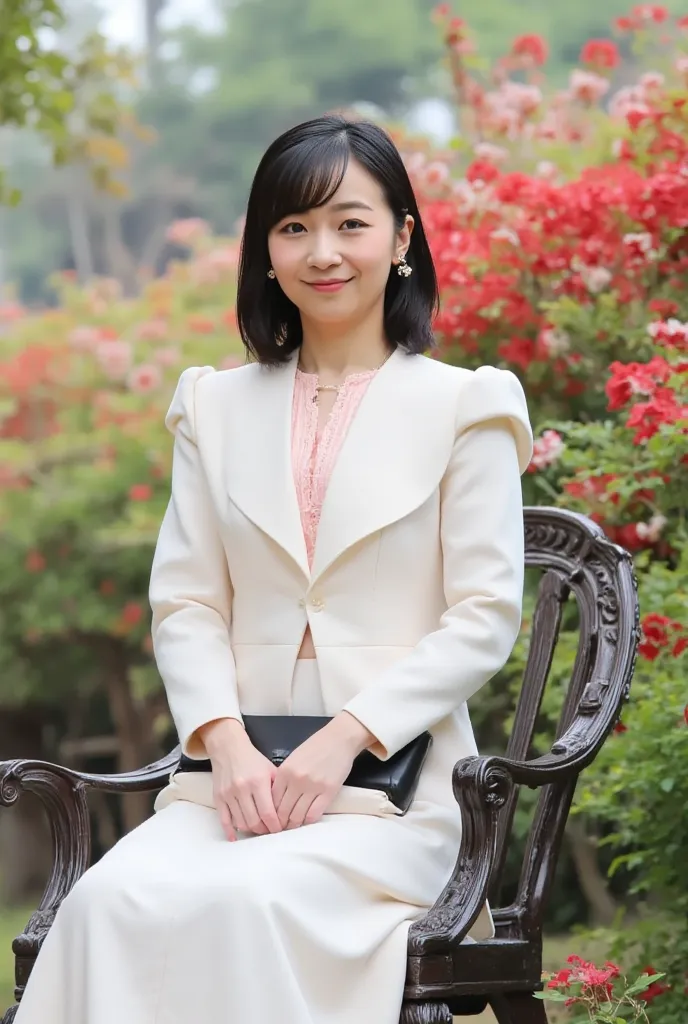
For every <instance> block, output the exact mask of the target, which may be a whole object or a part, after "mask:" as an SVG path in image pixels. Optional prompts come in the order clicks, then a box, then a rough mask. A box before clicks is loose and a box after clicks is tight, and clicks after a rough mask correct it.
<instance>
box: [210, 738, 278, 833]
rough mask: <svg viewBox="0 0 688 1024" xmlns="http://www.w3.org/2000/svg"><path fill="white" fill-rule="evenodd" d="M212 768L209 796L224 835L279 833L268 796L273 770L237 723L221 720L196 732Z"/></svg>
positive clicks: (273, 807) (270, 793)
mask: <svg viewBox="0 0 688 1024" xmlns="http://www.w3.org/2000/svg"><path fill="white" fill-rule="evenodd" d="M199 736H200V738H201V740H202V742H203V744H204V745H205V749H206V751H207V754H208V757H209V758H210V761H211V764H212V768H213V797H214V800H215V806H216V807H217V811H218V814H219V815H220V821H221V822H222V827H223V829H224V831H225V835H226V836H227V838H228V839H229V841H230V842H232V843H233V842H234V841H235V840H236V837H237V836H236V834H237V832H252V833H253V834H254V835H258V836H261V835H266V834H267V833H268V832H281V831H282V826H281V824H280V822H279V818H278V817H277V811H276V810H275V804H274V801H273V796H272V784H273V782H274V779H275V775H276V772H277V769H276V768H275V766H274V765H273V764H272V762H270V761H268V759H267V757H263V755H262V754H261V753H260V752H259V751H258V750H256V748H255V747H254V746H253V744H252V743H251V741H250V739H249V738H248V736H247V735H246V730H245V729H244V727H243V725H242V724H241V722H238V721H237V720H236V719H234V718H221V719H218V720H217V721H216V722H209V723H208V724H207V725H205V726H203V727H202V729H199Z"/></svg>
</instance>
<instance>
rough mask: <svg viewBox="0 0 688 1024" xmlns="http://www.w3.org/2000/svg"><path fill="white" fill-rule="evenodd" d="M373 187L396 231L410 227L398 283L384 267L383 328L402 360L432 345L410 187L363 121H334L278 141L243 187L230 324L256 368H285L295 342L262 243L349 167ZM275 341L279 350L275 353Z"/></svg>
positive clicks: (329, 192)
mask: <svg viewBox="0 0 688 1024" xmlns="http://www.w3.org/2000/svg"><path fill="white" fill-rule="evenodd" d="M352 158H353V159H355V160H357V161H358V162H359V163H360V164H361V166H362V167H364V168H365V170H366V171H368V173H369V174H371V175H372V177H373V178H375V180H376V181H377V182H378V184H379V185H380V187H381V188H382V191H383V193H384V195H385V198H386V200H387V203H388V204H389V207H390V209H391V210H392V213H393V215H394V222H395V226H396V229H397V230H401V228H402V227H403V225H404V220H405V217H406V215H407V214H411V216H412V217H413V219H414V222H415V227H414V229H413V233H412V235H411V244H410V247H409V249H408V252H407V253H406V260H407V262H408V264H409V266H410V267H411V268H412V269H413V273H412V274H411V276H410V277H401V276H400V275H399V274H398V273H397V270H396V267H395V266H391V265H390V275H389V279H388V281H387V287H386V289H385V308H384V327H385V334H386V337H387V339H388V341H389V342H390V343H391V344H393V345H395V346H399V347H401V348H403V349H405V350H406V351H407V352H425V351H426V350H427V349H429V348H430V347H431V346H432V344H433V333H432V320H433V317H434V315H435V313H436V311H437V308H438V304H439V293H438V288H437V277H436V275H435V267H434V264H433V261H432V256H431V254H430V247H429V245H428V241H427V238H426V236H425V231H424V230H423V223H422V221H421V217H420V213H419V211H418V204H417V202H416V197H415V195H414V193H413V187H412V185H411V182H410V180H409V176H408V174H407V172H406V168H405V167H404V163H403V160H402V159H401V156H400V154H399V151H398V150H397V148H396V146H395V145H394V143H393V142H392V140H391V138H390V137H389V135H388V134H387V133H386V132H385V131H384V130H383V129H382V128H380V127H379V126H378V125H376V124H373V123H372V122H369V121H357V120H350V119H348V118H346V117H343V116H342V115H339V114H328V115H326V116H324V117H318V118H315V119H314V120H312V121H305V122H304V123H303V124H299V125H296V127H294V128H291V129H289V131H287V132H285V133H284V134H283V135H280V136H279V138H278V139H276V140H275V141H274V142H273V143H272V145H271V146H269V148H268V149H267V151H266V153H265V155H264V156H263V158H262V160H261V161H260V164H259V165H258V169H257V171H256V174H255V177H254V179H253V184H252V186H251V191H250V194H249V199H248V205H247V209H246V222H245V225H244V232H243V238H242V243H241V256H240V260H239V280H238V288H237V322H238V326H239V332H240V334H241V338H242V340H243V342H244V345H245V346H246V349H247V350H248V352H249V353H250V355H252V356H253V357H254V358H255V359H257V360H258V362H261V363H266V364H276V363H281V362H286V360H287V359H289V357H290V355H291V353H292V352H294V351H295V349H297V348H298V347H299V346H300V345H301V341H302V337H303V335H302V328H301V317H300V315H299V311H298V309H297V307H296V306H295V305H294V303H293V302H292V301H291V300H290V299H288V298H287V296H286V295H285V294H284V292H283V291H282V289H281V288H280V286H279V284H278V283H277V281H276V280H272V279H270V278H269V277H268V276H267V275H268V271H269V270H270V256H269V252H268V235H269V232H270V231H271V230H272V228H273V227H274V226H275V224H277V223H278V222H279V221H280V220H282V219H283V218H284V217H286V216H288V215H290V214H299V213H304V212H305V211H306V210H311V209H313V208H315V207H318V206H324V205H325V203H327V202H328V201H329V200H330V199H331V197H332V196H333V195H334V193H335V192H336V191H337V189H338V188H339V186H340V184H341V182H342V178H343V177H344V174H345V173H346V168H347V166H348V163H349V160H350V159H352ZM278 340H279V341H280V342H282V344H281V345H278V344H277V342H278Z"/></svg>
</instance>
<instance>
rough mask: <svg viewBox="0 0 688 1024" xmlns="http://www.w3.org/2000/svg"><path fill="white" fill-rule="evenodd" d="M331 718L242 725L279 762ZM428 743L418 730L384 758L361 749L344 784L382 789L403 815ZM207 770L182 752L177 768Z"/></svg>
mask: <svg viewBox="0 0 688 1024" xmlns="http://www.w3.org/2000/svg"><path fill="white" fill-rule="evenodd" d="M330 721H331V719H330V718H321V717H317V716H310V715H244V728H245V729H246V733H247V734H248V738H249V739H250V741H251V743H252V744H253V746H254V747H255V748H256V749H257V750H259V751H260V752H261V754H263V756H264V757H267V758H268V760H269V761H272V763H273V764H274V765H280V764H282V762H283V761H286V759H287V758H288V757H289V755H290V754H291V753H292V751H294V750H296V748H297V747H300V746H301V744H302V743H304V742H305V741H306V740H307V739H308V738H309V737H310V736H312V735H313V733H316V732H318V731H319V730H320V729H322V728H324V727H325V726H326V725H327V723H328V722H330ZM431 744H432V736H431V735H430V733H429V732H424V733H421V735H420V736H417V737H416V739H414V740H411V742H410V743H407V744H406V746H405V747H402V749H401V750H398V751H397V752H396V754H393V755H392V756H391V757H390V758H388V760H386V761H381V760H380V758H379V757H375V755H374V754H371V753H370V751H369V750H364V751H363V753H362V754H359V755H358V757H357V758H356V759H355V760H354V763H353V765H352V768H351V773H350V774H349V777H348V778H347V780H346V782H345V783H344V785H346V786H356V787H358V788H360V789H379V790H382V792H383V793H385V794H386V795H387V796H388V797H389V799H390V800H391V802H392V803H393V804H394V806H395V807H397V808H398V809H399V810H400V811H401V812H402V814H406V812H407V811H408V809H409V807H410V806H411V803H412V802H413V797H414V796H415V792H416V788H417V786H418V780H419V779H420V773H421V769H422V767H423V764H424V763H425V758H426V757H427V755H428V751H429V750H430V746H431ZM210 770H211V764H210V761H207V760H203V761H197V760H194V759H193V758H191V757H186V755H184V754H182V756H181V758H180V761H179V767H178V768H177V771H178V772H209V771H210Z"/></svg>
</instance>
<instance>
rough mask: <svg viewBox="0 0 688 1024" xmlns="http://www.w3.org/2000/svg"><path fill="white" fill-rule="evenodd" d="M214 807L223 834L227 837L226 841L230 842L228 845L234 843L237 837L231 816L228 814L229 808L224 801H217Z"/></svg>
mask: <svg viewBox="0 0 688 1024" xmlns="http://www.w3.org/2000/svg"><path fill="white" fill-rule="evenodd" d="M216 807H217V813H218V814H219V816H220V824H221V825H222V829H223V831H224V834H225V835H226V836H227V839H228V840H229V841H230V843H235V842H236V838H237V836H236V832H235V830H234V826H233V824H232V816H231V814H230V812H229V807H228V806H227V804H226V803H225V802H224V800H218V801H217V802H216Z"/></svg>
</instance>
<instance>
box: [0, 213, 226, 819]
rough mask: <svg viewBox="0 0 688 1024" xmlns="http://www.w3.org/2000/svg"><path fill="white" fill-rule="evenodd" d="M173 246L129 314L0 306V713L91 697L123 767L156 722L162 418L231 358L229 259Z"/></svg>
mask: <svg viewBox="0 0 688 1024" xmlns="http://www.w3.org/2000/svg"><path fill="white" fill-rule="evenodd" d="M172 231H173V232H176V233H177V234H178V240H179V241H181V240H182V239H183V240H184V242H185V244H189V245H193V250H192V254H191V255H192V258H191V259H189V261H188V262H185V263H183V264H176V265H173V266H172V267H171V268H170V270H169V272H168V274H167V275H166V276H165V277H164V278H161V279H158V280H155V281H151V282H149V283H147V284H145V285H144V287H143V289H142V293H141V295H140V297H139V298H137V299H134V300H129V299H126V300H125V299H123V298H122V297H121V295H120V291H119V287H118V285H117V283H116V282H113V281H109V280H101V281H96V282H94V284H93V285H92V286H90V287H89V288H87V289H84V290H81V289H79V288H77V287H75V285H74V283H73V281H72V280H71V279H70V276H69V275H64V276H62V277H60V278H58V279H57V280H56V282H55V285H56V287H57V288H58V290H59V293H60V296H61V299H62V305H61V307H60V308H59V309H57V310H52V311H48V312H45V313H42V314H39V315H28V314H27V313H25V312H24V311H23V310H22V309H21V307H20V306H19V305H18V304H17V303H11V304H10V303H8V304H6V305H5V306H0V330H1V331H3V336H2V337H1V338H0V341H1V345H2V348H1V349H0V351H1V353H2V355H1V362H0V533H1V536H2V543H0V688H1V689H0V701H2V703H3V704H4V705H7V704H8V703H17V702H22V701H25V700H26V699H40V700H41V701H42V702H44V703H46V702H48V703H50V702H53V703H55V704H56V705H57V706H58V707H59V708H60V709H67V714H69V713H70V710H77V709H78V707H79V703H78V700H77V698H80V697H85V698H87V697H90V696H91V695H92V696H93V697H94V698H98V697H99V696H100V695H101V694H104V695H105V696H106V697H107V700H108V703H109V706H110V717H111V720H112V723H113V725H114V727H115V729H116V731H117V733H118V735H119V739H120V752H121V753H120V761H121V766H122V768H128V767H135V766H137V765H138V766H140V765H141V764H143V763H145V760H146V758H147V757H149V756H150V755H151V754H155V753H156V747H155V738H156V734H159V733H160V732H161V731H164V730H165V728H166V727H167V725H168V722H169V719H168V716H167V711H166V706H165V702H164V698H163V696H162V692H161V688H160V683H159V680H158V677H157V673H156V672H155V671H154V669H153V667H152V662H151V658H150V646H149V623H150V617H149V610H148V601H147V588H148V576H149V572H150V564H151V559H152V554H153V547H154V544H155V540H156V537H157V531H158V528H159V524H160V521H161V519H162V515H163V512H164V508H165V505H166V502H167V498H168V495H169V476H170V458H171V442H170V438H169V435H168V434H167V432H166V431H165V429H164V426H163V418H164V414H165V412H166V409H167V406H168V404H169V401H170V398H171V394H172V390H173V388H174V386H175V384H176V381H177V378H178V375H179V373H180V372H181V369H182V368H183V367H184V366H188V365H190V364H192V363H201V364H203V363H209V364H212V365H215V366H217V367H218V368H219V367H222V366H224V365H231V364H236V363H237V361H240V360H241V359H242V356H241V355H240V344H239V340H238V337H237V334H236V331H235V327H234V311H233V308H232V305H231V302H232V294H233V288H234V277H235V265H236V246H235V244H234V243H233V242H223V241H222V240H218V239H212V238H210V237H209V236H208V235H207V232H206V231H203V230H200V226H199V224H198V223H196V222H194V223H193V224H191V225H189V224H188V223H186V222H181V223H179V224H177V225H174V226H173V228H172ZM3 311H4V312H3ZM3 323H4V328H3V326H1V325H2V324H3ZM3 669H4V671H2V670H3ZM133 823H134V822H129V823H128V824H133Z"/></svg>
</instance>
